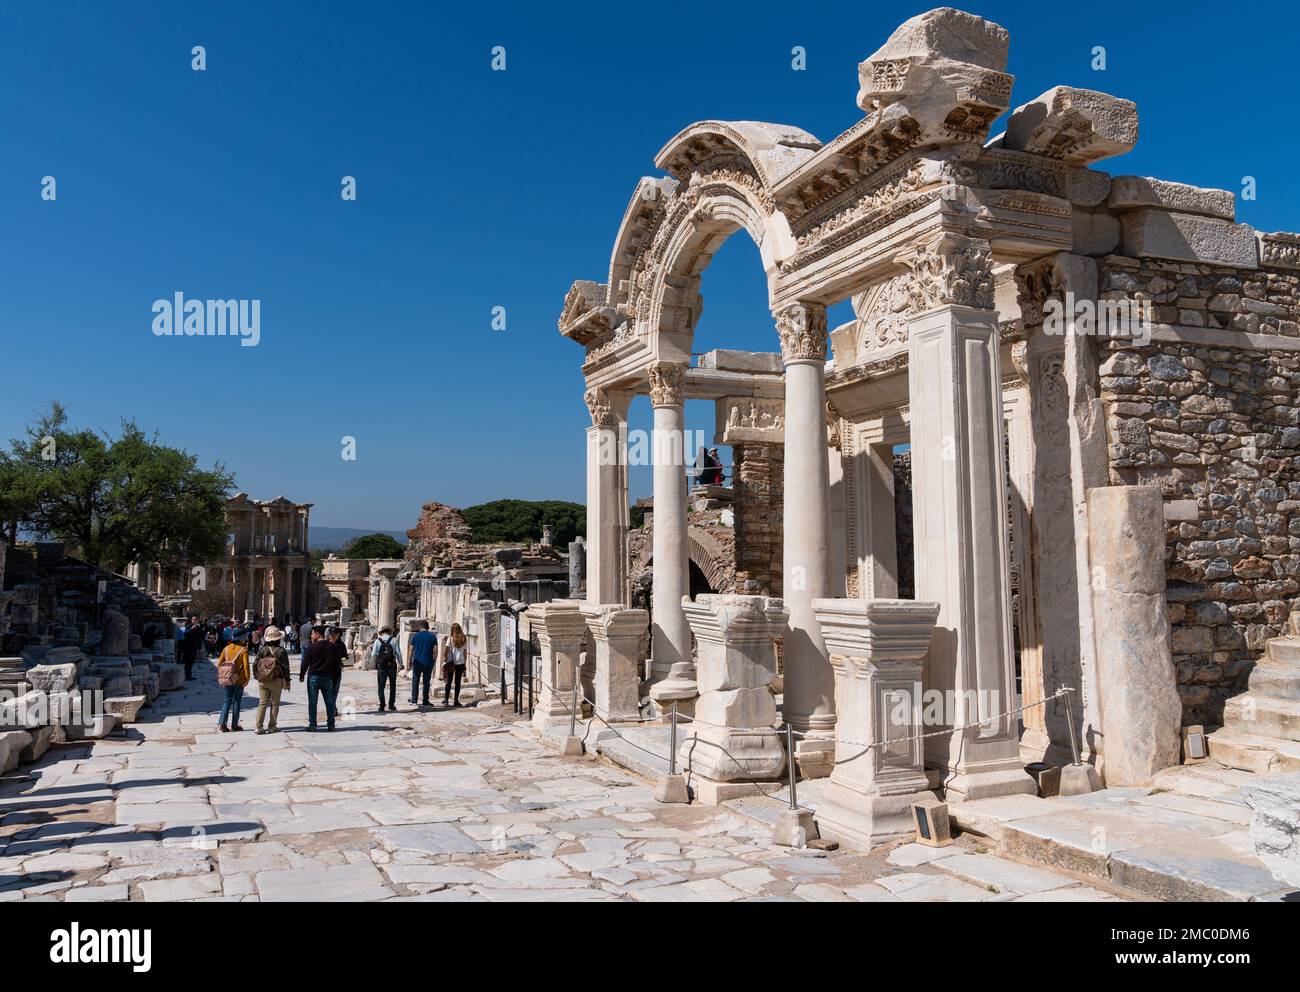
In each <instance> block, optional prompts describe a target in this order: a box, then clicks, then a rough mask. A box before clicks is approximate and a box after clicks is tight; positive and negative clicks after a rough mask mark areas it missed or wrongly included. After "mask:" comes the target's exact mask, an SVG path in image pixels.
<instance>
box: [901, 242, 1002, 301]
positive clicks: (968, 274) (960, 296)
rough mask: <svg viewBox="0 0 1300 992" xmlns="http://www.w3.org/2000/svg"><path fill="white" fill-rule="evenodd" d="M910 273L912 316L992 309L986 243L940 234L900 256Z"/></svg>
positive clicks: (989, 254)
mask: <svg viewBox="0 0 1300 992" xmlns="http://www.w3.org/2000/svg"><path fill="white" fill-rule="evenodd" d="M902 261H903V264H905V265H906V266H907V267H908V269H909V270H910V274H911V278H910V280H909V282H908V293H907V296H908V305H909V307H910V308H911V310H912V311H913V312H914V313H919V312H921V311H923V310H931V309H933V308H934V307H942V306H960V307H978V308H979V309H981V310H992V309H993V251H992V249H991V248H990V247H989V243H988V242H987V241H983V240H980V239H978V238H968V237H965V236H964V235H960V234H941V235H939V236H938V237H937V238H934V239H933V240H931V241H928V242H926V243H924V244H919V245H916V246H915V247H914V248H913V249H912V250H911V252H910V253H908V254H906V255H904V256H903V259H902Z"/></svg>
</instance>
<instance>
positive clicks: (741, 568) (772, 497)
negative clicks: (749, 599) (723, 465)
mask: <svg viewBox="0 0 1300 992" xmlns="http://www.w3.org/2000/svg"><path fill="white" fill-rule="evenodd" d="M732 460H733V461H734V462H735V471H734V479H735V488H736V504H735V513H736V591H737V592H741V593H746V594H761V595H765V596H780V595H781V568H782V528H783V526H784V524H783V520H782V516H783V513H784V505H785V504H784V501H783V500H782V498H781V493H782V486H783V485H784V474H785V448H784V447H783V446H782V445H779V444H737V445H735V446H733V448H732Z"/></svg>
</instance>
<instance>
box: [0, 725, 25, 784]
mask: <svg viewBox="0 0 1300 992" xmlns="http://www.w3.org/2000/svg"><path fill="white" fill-rule="evenodd" d="M31 743H32V735H31V734H29V733H27V731H25V730H4V731H0V775H7V774H8V773H9V772H11V771H13V770H14V769H15V768H17V767H18V761H19V759H20V758H21V756H22V752H23V749H24V748H26V747H28V746H30V745H31Z"/></svg>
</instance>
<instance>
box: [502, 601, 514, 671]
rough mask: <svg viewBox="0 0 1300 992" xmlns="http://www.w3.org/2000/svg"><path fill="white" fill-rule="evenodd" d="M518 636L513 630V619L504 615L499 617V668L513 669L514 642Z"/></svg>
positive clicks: (508, 615)
mask: <svg viewBox="0 0 1300 992" xmlns="http://www.w3.org/2000/svg"><path fill="white" fill-rule="evenodd" d="M517 638H518V635H517V633H516V630H515V618H514V617H512V616H511V615H510V614H508V613H505V614H502V616H501V667H502V668H509V669H513V668H514V667H515V641H516V640H517Z"/></svg>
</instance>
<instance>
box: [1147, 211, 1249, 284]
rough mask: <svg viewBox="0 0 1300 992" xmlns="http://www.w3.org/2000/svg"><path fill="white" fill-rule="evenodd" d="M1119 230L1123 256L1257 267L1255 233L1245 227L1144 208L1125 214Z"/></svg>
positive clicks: (1212, 219) (1213, 219) (1246, 267)
mask: <svg viewBox="0 0 1300 992" xmlns="http://www.w3.org/2000/svg"><path fill="white" fill-rule="evenodd" d="M1122 228H1123V241H1122V247H1123V251H1124V254H1125V255H1129V256H1132V257H1134V258H1168V259H1174V260H1176V261H1181V262H1202V263H1205V264H1207V265H1226V266H1230V267H1232V268H1238V269H1255V268H1258V267H1259V246H1258V244H1257V242H1256V238H1255V230H1254V228H1252V227H1250V226H1249V225H1247V224H1233V223H1230V222H1228V221H1225V220H1218V219H1215V218H1211V217H1200V216H1197V215H1196V214H1184V213H1174V212H1172V211H1166V210H1161V209H1158V208H1155V207H1144V208H1141V209H1138V210H1133V211H1130V212H1127V213H1125V214H1124V215H1123V219H1122Z"/></svg>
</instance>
